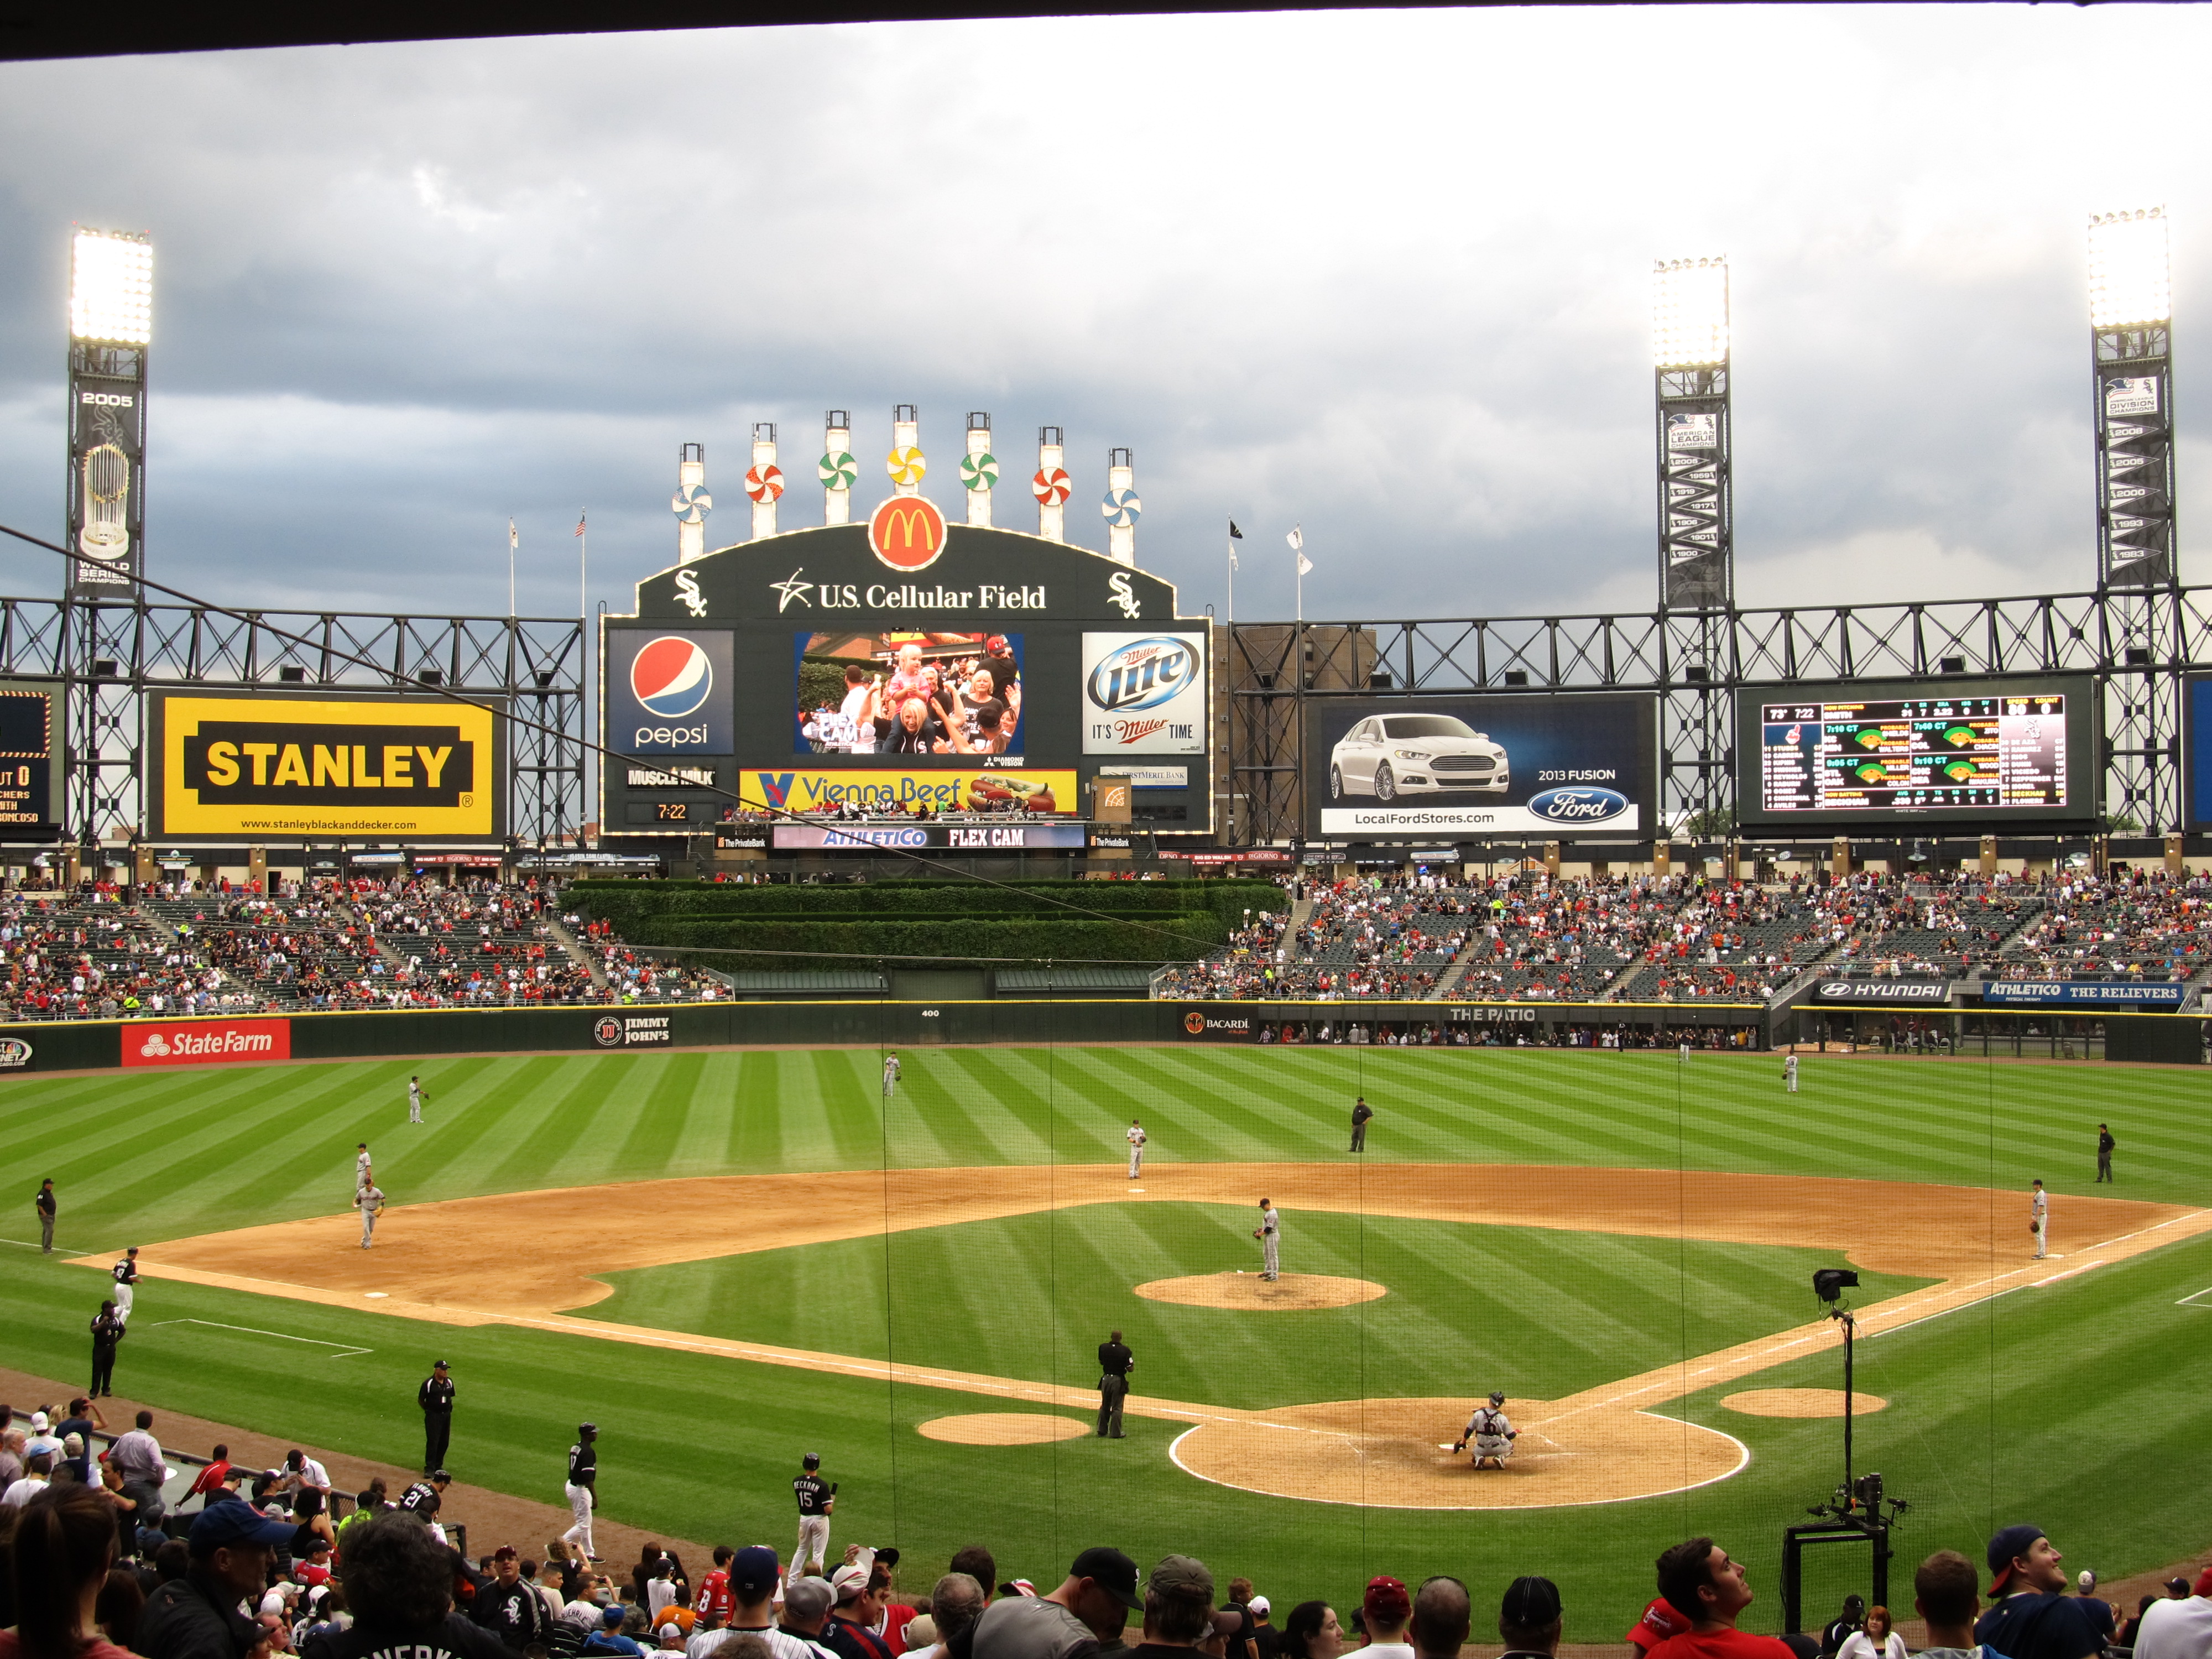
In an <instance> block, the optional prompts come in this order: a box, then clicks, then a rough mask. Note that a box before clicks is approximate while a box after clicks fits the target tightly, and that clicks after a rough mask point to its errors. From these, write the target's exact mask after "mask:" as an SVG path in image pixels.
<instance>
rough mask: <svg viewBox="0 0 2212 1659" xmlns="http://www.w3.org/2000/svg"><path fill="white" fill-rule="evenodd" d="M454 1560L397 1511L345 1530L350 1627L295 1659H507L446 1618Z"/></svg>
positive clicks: (323, 1630)
mask: <svg viewBox="0 0 2212 1659" xmlns="http://www.w3.org/2000/svg"><path fill="white" fill-rule="evenodd" d="M454 1559H455V1557H454V1555H453V1552H452V1551H451V1550H449V1549H447V1547H445V1546H444V1545H443V1544H441V1543H440V1542H439V1541H437V1540H436V1539H435V1538H433V1537H431V1536H430V1529H429V1528H428V1527H425V1526H424V1525H423V1524H422V1522H420V1521H417V1520H416V1518H415V1517H414V1516H411V1515H409V1514H407V1513H405V1512H404V1511H403V1510H392V1512H391V1513H389V1514H386V1515H380V1516H374V1517H372V1518H371V1519H369V1520H367V1521H364V1522H362V1523H361V1524H360V1525H359V1526H358V1527H355V1528H349V1530H348V1531H347V1533H346V1552H345V1599H346V1607H347V1609H348V1610H349V1612H350V1613H352V1614H353V1624H352V1626H350V1627H349V1628H348V1629H344V1630H338V1629H337V1628H335V1627H334V1626H331V1625H324V1626H319V1628H317V1629H315V1630H314V1631H313V1632H310V1634H309V1635H308V1637H307V1642H306V1643H305V1644H304V1645H303V1646H302V1647H301V1650H300V1652H301V1659H368V1656H369V1655H370V1654H373V1653H377V1652H380V1651H382V1650H386V1649H391V1648H397V1647H400V1646H402V1645H404V1646H408V1647H411V1648H412V1649H414V1650H415V1655H416V1656H419V1659H508V1654H507V1644H505V1643H503V1642H501V1640H500V1639H499V1638H497V1637H496V1636H494V1635H493V1634H492V1633H491V1632H489V1631H488V1630H479V1629H478V1628H477V1626H474V1625H472V1624H471V1623H470V1622H469V1620H467V1619H466V1618H465V1617H464V1616H463V1615H462V1614H460V1613H455V1612H454V1611H453V1562H454ZM0 1659H8V1656H7V1655H4V1654H0Z"/></svg>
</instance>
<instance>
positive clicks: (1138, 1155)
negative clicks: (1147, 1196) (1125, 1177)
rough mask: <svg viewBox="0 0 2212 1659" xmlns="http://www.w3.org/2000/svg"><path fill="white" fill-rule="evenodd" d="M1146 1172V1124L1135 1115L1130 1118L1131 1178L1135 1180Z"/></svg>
mask: <svg viewBox="0 0 2212 1659" xmlns="http://www.w3.org/2000/svg"><path fill="white" fill-rule="evenodd" d="M1144 1172H1145V1126H1144V1125H1143V1124H1141V1123H1139V1122H1138V1121H1137V1120H1136V1119H1134V1118H1131V1119H1130V1120H1129V1179H1130V1180H1132V1181H1134V1180H1135V1179H1136V1178H1137V1177H1138V1176H1140V1175H1142V1174H1143V1173H1144Z"/></svg>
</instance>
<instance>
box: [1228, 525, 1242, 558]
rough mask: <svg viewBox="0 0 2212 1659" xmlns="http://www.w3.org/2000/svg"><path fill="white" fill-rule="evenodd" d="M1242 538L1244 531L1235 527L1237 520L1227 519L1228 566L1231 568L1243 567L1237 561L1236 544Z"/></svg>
mask: <svg viewBox="0 0 2212 1659" xmlns="http://www.w3.org/2000/svg"><path fill="white" fill-rule="evenodd" d="M1243 539H1244V532H1243V531H1241V530H1239V529H1238V528H1237V520H1234V519H1231V520H1230V521H1229V568H1231V570H1238V569H1242V568H1243V567H1242V566H1241V565H1239V564H1238V563H1237V543H1239V542H1241V541H1243Z"/></svg>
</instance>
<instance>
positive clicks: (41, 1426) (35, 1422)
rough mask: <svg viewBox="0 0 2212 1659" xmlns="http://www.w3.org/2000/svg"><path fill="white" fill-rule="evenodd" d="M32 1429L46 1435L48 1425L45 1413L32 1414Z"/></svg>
mask: <svg viewBox="0 0 2212 1659" xmlns="http://www.w3.org/2000/svg"><path fill="white" fill-rule="evenodd" d="M31 1427H32V1428H33V1429H34V1430H35V1431H38V1432H39V1433H40V1434H44V1433H45V1432H46V1429H47V1427H48V1425H47V1423H46V1413H44V1412H33V1413H31Z"/></svg>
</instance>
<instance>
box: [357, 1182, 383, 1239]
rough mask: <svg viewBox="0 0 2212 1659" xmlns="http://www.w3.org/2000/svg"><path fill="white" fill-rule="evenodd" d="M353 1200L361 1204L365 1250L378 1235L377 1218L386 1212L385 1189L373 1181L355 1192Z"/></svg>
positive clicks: (362, 1235) (362, 1236)
mask: <svg viewBox="0 0 2212 1659" xmlns="http://www.w3.org/2000/svg"><path fill="white" fill-rule="evenodd" d="M353 1201H354V1202H355V1203H356V1204H357V1205H359V1206H361V1248H362V1249H364V1250H365V1249H368V1245H369V1241H370V1240H371V1239H373V1238H374V1237H376V1218H377V1217H378V1216H379V1215H380V1214H382V1213H383V1212H384V1189H383V1188H381V1187H379V1186H376V1185H374V1183H372V1184H371V1185H369V1186H367V1187H364V1188H362V1189H361V1191H360V1192H358V1193H356V1194H354V1200H353Z"/></svg>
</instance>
